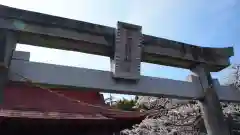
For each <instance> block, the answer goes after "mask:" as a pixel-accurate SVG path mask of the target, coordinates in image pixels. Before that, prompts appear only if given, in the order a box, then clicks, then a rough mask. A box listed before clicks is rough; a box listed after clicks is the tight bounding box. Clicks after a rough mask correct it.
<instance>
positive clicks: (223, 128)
mask: <svg viewBox="0 0 240 135" xmlns="http://www.w3.org/2000/svg"><path fill="white" fill-rule="evenodd" d="M192 71H193V72H194V73H195V76H196V78H195V79H194V78H193V79H192V81H193V83H195V84H197V83H198V84H199V85H198V86H199V87H201V88H202V90H203V92H204V98H203V99H202V100H201V101H200V102H199V104H200V107H201V112H202V113H203V119H204V125H205V128H206V130H207V133H208V135H230V131H229V129H228V126H227V125H226V123H225V121H224V116H223V112H222V107H221V104H220V101H219V98H218V95H217V93H216V91H215V89H214V85H215V84H214V83H213V80H212V78H211V75H210V72H209V71H208V70H207V68H206V66H204V65H199V66H197V67H196V68H194V69H192Z"/></svg>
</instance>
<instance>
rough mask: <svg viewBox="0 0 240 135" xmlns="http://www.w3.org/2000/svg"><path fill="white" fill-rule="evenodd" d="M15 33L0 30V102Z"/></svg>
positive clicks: (1, 101) (14, 41) (15, 40)
mask: <svg viewBox="0 0 240 135" xmlns="http://www.w3.org/2000/svg"><path fill="white" fill-rule="evenodd" d="M16 43H17V38H16V33H14V32H13V31H8V30H3V29H1V30H0V103H3V97H4V87H5V85H6V83H7V81H8V67H9V66H10V63H11V59H12V55H13V51H14V50H15V48H16Z"/></svg>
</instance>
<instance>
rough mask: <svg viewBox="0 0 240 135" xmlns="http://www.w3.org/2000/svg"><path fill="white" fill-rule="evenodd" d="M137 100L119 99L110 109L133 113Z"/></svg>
mask: <svg viewBox="0 0 240 135" xmlns="http://www.w3.org/2000/svg"><path fill="white" fill-rule="evenodd" d="M136 102H137V100H135V99H130V100H128V99H120V100H118V101H116V102H115V103H114V104H113V105H112V107H116V108H118V109H121V110H125V111H134V110H135V109H134V108H133V107H134V106H135V105H136Z"/></svg>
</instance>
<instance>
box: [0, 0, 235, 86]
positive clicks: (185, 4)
mask: <svg viewBox="0 0 240 135" xmlns="http://www.w3.org/2000/svg"><path fill="white" fill-rule="evenodd" d="M0 4H3V5H7V6H11V7H16V8H20V9H25V10H30V11H36V12H41V13H46V14H51V15H56V16H61V17H66V18H72V19H76V20H81V21H87V22H92V23H97V24H101V25H107V26H111V27H116V23H117V21H123V22H129V23H133V24H138V25H141V26H142V27H143V33H145V34H150V35H154V36H158V37H163V38H168V39H172V40H176V41H181V42H185V43H190V44H194V45H199V46H210V47H227V46H234V49H235V56H234V57H232V58H231V61H232V63H239V61H238V59H239V58H240V53H238V51H239V50H240V45H239V44H240V37H239V35H240V19H239V18H240V1H239V0H211V1H209V0H41V1H40V0H36V1H33V0H0ZM17 49H18V50H22V51H30V52H31V60H32V61H39V62H45V63H52V64H60V65H70V66H76V67H85V68H92V69H100V70H109V69H110V63H109V59H108V58H106V57H100V56H93V55H86V54H82V53H77V52H69V51H61V50H54V49H45V48H36V47H32V46H26V45H18V47H17ZM72 58H75V59H73V60H72ZM92 61H98V62H99V64H92V63H91V62H92ZM141 71H142V74H144V75H147V76H155V77H165V78H171V79H175V80H185V78H186V76H187V75H189V74H190V72H189V71H188V70H183V69H177V68H172V67H166V66H159V65H153V64H146V63H144V64H142V70H141ZM227 73H228V71H227V70H224V71H222V72H219V73H214V74H213V76H214V77H215V78H219V79H220V81H221V82H223V81H224V78H225V76H226V74H227Z"/></svg>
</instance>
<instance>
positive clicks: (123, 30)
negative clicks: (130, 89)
mask: <svg viewBox="0 0 240 135" xmlns="http://www.w3.org/2000/svg"><path fill="white" fill-rule="evenodd" d="M141 31H142V27H141V26H137V25H133V24H127V23H122V22H118V28H117V31H116V32H117V33H116V37H115V47H114V58H113V59H112V60H111V70H112V73H113V78H119V79H130V80H138V79H139V78H140V65H141V53H142V32H141Z"/></svg>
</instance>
